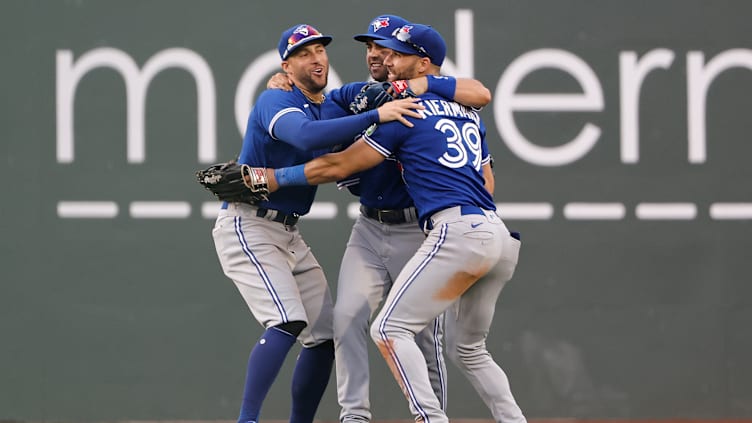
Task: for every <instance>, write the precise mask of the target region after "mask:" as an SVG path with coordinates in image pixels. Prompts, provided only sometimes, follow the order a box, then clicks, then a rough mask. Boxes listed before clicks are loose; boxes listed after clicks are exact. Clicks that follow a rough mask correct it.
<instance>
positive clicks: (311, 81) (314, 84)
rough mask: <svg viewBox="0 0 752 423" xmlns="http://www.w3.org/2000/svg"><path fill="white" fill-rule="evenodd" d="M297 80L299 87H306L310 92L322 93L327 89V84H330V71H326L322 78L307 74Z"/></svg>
mask: <svg viewBox="0 0 752 423" xmlns="http://www.w3.org/2000/svg"><path fill="white" fill-rule="evenodd" d="M296 79H297V81H296V84H297V85H298V86H302V87H305V88H306V90H308V91H310V92H320V91H323V90H324V88H326V84H327V83H328V82H329V70H325V71H324V72H323V74H322V75H321V76H318V75H315V74H311V73H306V74H303V75H300V76H298V78H296Z"/></svg>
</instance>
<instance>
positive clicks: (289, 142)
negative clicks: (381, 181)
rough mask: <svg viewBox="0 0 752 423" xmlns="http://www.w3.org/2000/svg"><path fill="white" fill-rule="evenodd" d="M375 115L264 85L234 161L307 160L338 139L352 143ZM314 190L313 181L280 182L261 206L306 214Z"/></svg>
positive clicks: (273, 163) (280, 163) (279, 163)
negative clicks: (350, 112) (291, 184)
mask: <svg viewBox="0 0 752 423" xmlns="http://www.w3.org/2000/svg"><path fill="white" fill-rule="evenodd" d="M361 86H362V85H361ZM352 89H353V90H354V89H355V88H352ZM357 89H358V90H359V88H357ZM336 118H342V119H336ZM332 119H333V120H332ZM377 120H378V112H376V111H375V110H373V111H370V112H366V113H365V114H361V115H357V116H348V113H347V111H346V110H343V108H342V107H341V106H340V105H339V104H337V103H335V102H334V101H332V100H330V99H329V98H328V97H327V98H326V99H325V100H324V102H323V103H322V104H316V103H313V102H311V101H310V100H308V98H306V96H305V95H304V94H303V92H301V91H300V90H299V89H298V88H297V87H293V89H292V91H283V90H276V89H270V90H266V91H264V92H263V93H261V95H260V96H259V98H258V101H257V102H256V105H255V106H254V108H253V110H252V111H251V114H250V115H249V117H248V124H247V128H246V133H245V137H244V138H243V146H242V148H241V151H240V155H239V156H238V163H244V164H248V165H250V166H254V167H269V168H275V169H277V168H282V167H288V166H294V165H297V164H301V163H305V162H308V161H310V160H312V159H313V158H315V157H317V156H319V155H321V154H325V153H328V152H329V151H331V147H333V146H335V145H337V144H343V143H349V142H352V139H353V138H354V137H355V136H357V135H358V134H359V133H360V132H361V131H362V130H363V129H365V128H367V127H368V126H369V125H371V124H372V123H374V122H376V121H377ZM313 121H316V122H313ZM315 194H316V187H313V186H310V187H309V186H305V187H300V186H297V187H283V188H281V189H279V190H278V191H276V192H274V193H272V194H270V195H269V200H268V201H263V202H260V203H259V206H261V207H265V208H270V209H275V210H281V211H283V212H285V213H288V214H292V213H297V214H299V215H304V214H306V213H308V212H309V211H310V208H311V204H312V203H313V199H314V197H315Z"/></svg>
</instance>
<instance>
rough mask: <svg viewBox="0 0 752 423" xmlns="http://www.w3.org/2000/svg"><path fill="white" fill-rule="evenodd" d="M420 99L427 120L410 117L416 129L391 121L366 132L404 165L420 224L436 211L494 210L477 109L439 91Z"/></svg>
mask: <svg viewBox="0 0 752 423" xmlns="http://www.w3.org/2000/svg"><path fill="white" fill-rule="evenodd" d="M420 98H421V100H422V101H421V104H423V106H425V107H426V109H425V110H421V111H420V113H421V114H422V115H423V116H424V117H425V118H424V119H414V118H408V119H409V120H410V121H411V122H412V123H413V124H414V125H415V126H414V127H413V128H408V127H406V126H404V125H402V124H401V123H399V122H389V123H385V124H381V125H377V126H375V127H373V130H371V131H367V132H366V133H365V134H364V136H363V138H364V140H365V142H366V143H368V144H369V145H370V146H371V147H373V148H374V149H376V150H377V151H378V152H379V153H381V154H383V155H384V156H385V157H391V156H394V157H396V158H397V160H399V161H400V162H401V163H403V164H404V166H403V175H404V180H405V182H406V184H407V191H408V193H409V194H410V197H412V199H413V201H414V202H415V205H416V207H417V209H418V214H419V219H420V224H421V225H423V222H424V221H425V219H426V218H428V217H430V216H431V215H432V214H433V213H435V212H437V211H439V210H443V209H446V208H450V207H454V206H463V205H467V206H476V207H480V208H483V209H486V210H496V205H495V204H494V201H493V198H492V197H491V194H490V193H489V192H488V191H487V190H486V188H485V185H484V183H485V180H484V178H483V174H482V165H483V164H484V162H487V160H489V156H488V153H487V152H488V146H487V145H486V143H485V127H484V125H483V123H482V121H481V119H480V116H479V115H478V113H477V112H476V111H475V110H473V109H471V108H469V107H467V106H463V105H461V104H458V103H456V102H454V101H451V100H447V99H445V98H443V97H440V96H437V95H435V94H431V93H428V94H424V95H422V96H420Z"/></svg>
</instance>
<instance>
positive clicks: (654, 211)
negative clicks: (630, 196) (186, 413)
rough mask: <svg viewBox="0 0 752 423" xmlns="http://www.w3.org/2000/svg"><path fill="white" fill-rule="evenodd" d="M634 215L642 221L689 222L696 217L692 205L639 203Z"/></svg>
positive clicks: (694, 207)
mask: <svg viewBox="0 0 752 423" xmlns="http://www.w3.org/2000/svg"><path fill="white" fill-rule="evenodd" d="M635 215H637V218H638V219H643V220H691V219H694V218H695V217H697V206H696V205H695V204H693V203H640V204H638V205H637V207H636V208H635Z"/></svg>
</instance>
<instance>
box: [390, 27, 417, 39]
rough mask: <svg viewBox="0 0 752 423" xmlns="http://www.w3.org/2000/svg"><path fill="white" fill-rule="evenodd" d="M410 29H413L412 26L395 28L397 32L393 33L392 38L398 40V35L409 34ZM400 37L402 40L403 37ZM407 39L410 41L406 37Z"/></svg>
mask: <svg viewBox="0 0 752 423" xmlns="http://www.w3.org/2000/svg"><path fill="white" fill-rule="evenodd" d="M411 29H413V26H412V25H403V26H401V27H399V28H397V31H395V32H394V34H393V36H394V37H397V38H399V37H400V34H409V33H410V30H411ZM402 37H403V38H404V37H405V36H404V35H403V36H402ZM407 39H410V37H409V36H408V37H407ZM400 41H402V40H400Z"/></svg>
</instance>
